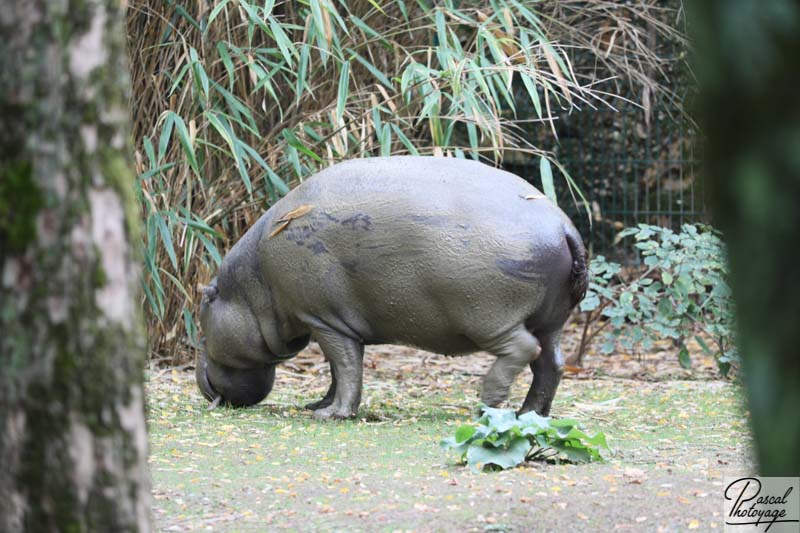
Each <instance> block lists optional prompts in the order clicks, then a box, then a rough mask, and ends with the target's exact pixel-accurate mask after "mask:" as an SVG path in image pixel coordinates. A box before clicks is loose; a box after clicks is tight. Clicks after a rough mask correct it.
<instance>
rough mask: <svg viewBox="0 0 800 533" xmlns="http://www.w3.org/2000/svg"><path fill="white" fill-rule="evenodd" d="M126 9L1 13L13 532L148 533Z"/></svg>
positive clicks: (1, 456) (3, 467)
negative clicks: (130, 532)
mask: <svg viewBox="0 0 800 533" xmlns="http://www.w3.org/2000/svg"><path fill="white" fill-rule="evenodd" d="M124 44H125V32H124V25H123V12H122V8H121V7H120V5H119V2H114V1H111V0H83V1H77V0H74V1H69V0H62V1H42V0H36V1H31V2H24V1H23V2H4V3H3V6H2V8H0V116H2V127H0V368H1V369H2V370H0V531H10V532H13V531H23V530H24V531H37V532H38V531H57V530H58V531H132V530H136V531H147V530H149V528H150V525H149V518H150V517H149V510H148V509H149V481H148V477H147V469H146V459H147V433H146V428H145V421H144V411H143V403H144V402H143V397H142V366H143V363H144V353H145V352H144V342H143V336H142V331H141V327H140V317H139V313H138V310H137V306H136V304H135V295H136V289H135V288H136V286H137V283H136V277H137V272H136V269H135V268H134V265H135V262H134V260H133V259H134V258H133V256H132V253H131V246H130V244H131V243H137V242H138V240H139V238H138V236H137V233H136V232H137V228H138V221H137V216H138V211H137V208H136V201H135V196H134V190H133V186H134V179H135V176H134V174H133V172H132V165H131V161H130V154H131V153H132V150H131V148H130V142H129V135H128V110H127V95H128V87H127V85H128V79H127V71H126V67H127V65H126V54H125V48H124Z"/></svg>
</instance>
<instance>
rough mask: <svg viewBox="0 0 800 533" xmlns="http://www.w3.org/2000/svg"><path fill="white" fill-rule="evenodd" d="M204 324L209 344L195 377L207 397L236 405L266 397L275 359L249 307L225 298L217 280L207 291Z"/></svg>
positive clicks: (273, 376) (204, 301)
mask: <svg viewBox="0 0 800 533" xmlns="http://www.w3.org/2000/svg"><path fill="white" fill-rule="evenodd" d="M200 324H201V326H202V328H203V333H204V335H205V346H204V349H203V351H202V353H201V354H200V358H199V361H198V362H197V368H196V370H195V378H196V379H197V385H198V387H199V388H200V391H201V392H202V393H203V396H205V397H206V399H208V400H209V401H211V402H215V403H223V404H227V405H231V406H234V407H244V406H248V405H255V404H257V403H258V402H260V401H261V400H263V399H264V398H266V396H267V394H269V392H270V390H272V384H273V383H274V381H275V358H274V356H272V354H270V351H269V349H268V348H267V344H266V342H264V339H263V337H262V336H261V333H260V330H259V327H258V322H257V321H256V317H255V316H254V315H253V313H252V311H251V310H250V308H249V306H247V305H246V304H244V303H242V302H240V301H237V300H235V299H226V298H224V295H221V294H220V291H219V289H218V287H217V284H216V280H214V281H212V283H211V285H209V286H208V287H206V288H205V289H204V290H203V299H202V303H201V305H200Z"/></svg>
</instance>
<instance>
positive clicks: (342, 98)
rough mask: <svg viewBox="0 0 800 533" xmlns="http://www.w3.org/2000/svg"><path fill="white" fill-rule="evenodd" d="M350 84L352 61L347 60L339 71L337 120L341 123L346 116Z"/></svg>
mask: <svg viewBox="0 0 800 533" xmlns="http://www.w3.org/2000/svg"><path fill="white" fill-rule="evenodd" d="M349 86H350V62H349V61H345V62H344V63H343V64H342V70H341V72H340V73H339V90H338V93H337V95H336V122H337V123H339V122H340V121H341V120H342V117H343V116H344V108H345V106H346V105H347V96H348V91H349Z"/></svg>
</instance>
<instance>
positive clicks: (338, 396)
mask: <svg viewBox="0 0 800 533" xmlns="http://www.w3.org/2000/svg"><path fill="white" fill-rule="evenodd" d="M313 336H314V338H315V339H316V341H317V343H319V347H320V348H322V352H323V353H324V354H325V358H326V359H328V361H330V362H331V374H332V376H333V377H335V382H334V383H333V384H332V385H331V388H332V389H333V390H334V392H333V402H332V403H331V404H330V405H328V406H326V407H321V408H318V409H317V410H315V411H314V418H318V419H327V418H336V419H343V418H355V416H356V414H357V413H358V406H359V404H360V403H361V380H362V375H363V372H364V345H363V344H361V342H360V341H357V340H355V339H352V338H350V337H346V336H344V335H342V334H341V333H337V332H334V331H329V330H316V331H314V332H313Z"/></svg>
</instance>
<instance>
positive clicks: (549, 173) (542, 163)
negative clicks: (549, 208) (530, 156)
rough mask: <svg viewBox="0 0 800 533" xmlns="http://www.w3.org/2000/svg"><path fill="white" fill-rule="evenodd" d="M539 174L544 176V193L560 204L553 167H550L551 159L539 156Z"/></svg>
mask: <svg viewBox="0 0 800 533" xmlns="http://www.w3.org/2000/svg"><path fill="white" fill-rule="evenodd" d="M539 174H540V175H541V177H542V189H543V192H544V194H545V195H546V196H547V197H548V198H549V199H550V201H552V202H553V203H554V204H556V205H558V199H557V198H556V189H555V186H554V185H553V169H552V168H551V167H550V161H548V159H547V158H546V157H544V156H542V157H540V158H539Z"/></svg>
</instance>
